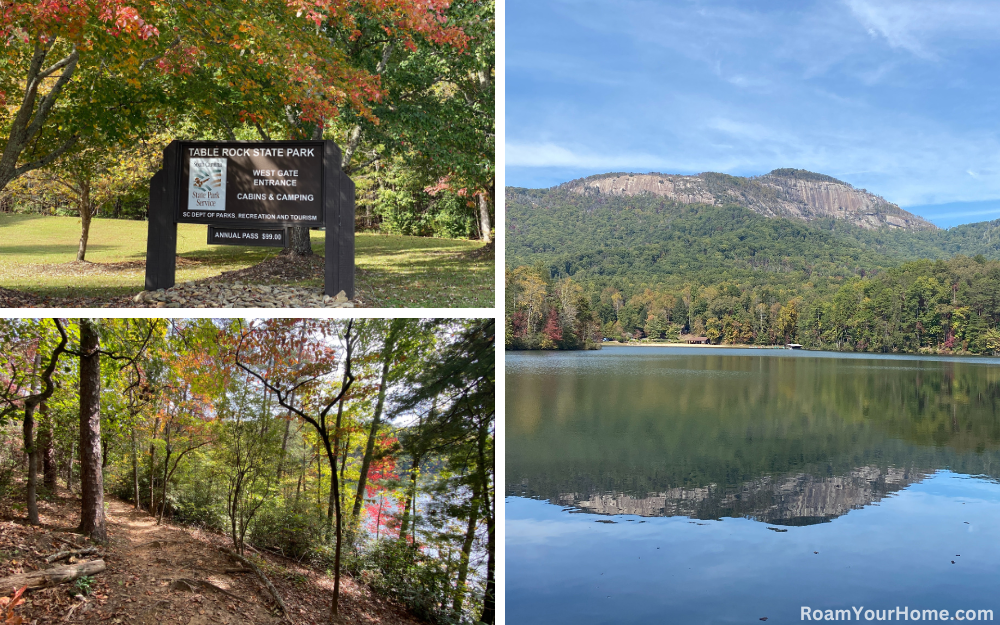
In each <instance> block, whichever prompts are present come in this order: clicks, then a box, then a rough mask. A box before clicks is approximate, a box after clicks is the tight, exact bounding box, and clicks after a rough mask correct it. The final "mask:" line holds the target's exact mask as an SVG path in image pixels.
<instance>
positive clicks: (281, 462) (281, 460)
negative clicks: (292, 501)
mask: <svg viewBox="0 0 1000 625" xmlns="http://www.w3.org/2000/svg"><path fill="white" fill-rule="evenodd" d="M291 427H292V418H291V417H290V416H289V417H288V420H287V421H285V435H284V436H282V437H281V456H279V457H278V485H279V486H280V485H281V478H282V476H283V475H284V473H285V454H286V453H287V450H288V430H290V429H291ZM282 492H284V490H282Z"/></svg>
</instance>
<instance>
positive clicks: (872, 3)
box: [845, 0, 1000, 59]
mask: <svg viewBox="0 0 1000 625" xmlns="http://www.w3.org/2000/svg"><path fill="white" fill-rule="evenodd" d="M845 4H846V5H847V7H848V8H849V9H850V11H851V13H852V14H853V16H854V17H855V18H856V19H857V20H858V21H859V22H860V23H861V25H862V27H864V28H865V30H866V31H867V32H868V33H869V34H870V35H871V36H872V37H874V38H882V39H884V40H885V41H886V43H888V44H889V46H890V47H892V48H900V49H903V50H906V51H908V52H910V53H912V54H914V55H915V56H918V57H921V58H924V59H937V58H938V53H937V52H936V51H935V50H934V47H935V44H936V43H937V42H938V40H939V39H942V38H947V39H948V41H949V43H954V42H956V41H963V40H964V41H969V40H971V39H978V40H982V39H988V40H993V41H995V40H997V39H1000V11H997V7H996V4H995V3H993V2H981V1H975V0H945V1H941V0H845Z"/></svg>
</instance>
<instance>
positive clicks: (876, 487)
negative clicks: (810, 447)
mask: <svg viewBox="0 0 1000 625" xmlns="http://www.w3.org/2000/svg"><path fill="white" fill-rule="evenodd" d="M927 475H928V473H927V472H925V471H920V470H914V469H897V468H894V467H890V468H889V469H887V470H883V469H880V468H878V467H861V468H859V469H856V470H854V471H851V472H850V473H849V474H848V475H844V476H837V477H823V478H818V477H815V476H812V475H809V474H805V473H802V474H798V475H793V476H787V477H783V478H779V479H771V478H769V477H766V478H762V479H759V480H754V481H752V482H748V483H746V484H744V485H743V486H742V487H741V488H740V489H738V490H736V489H727V488H721V487H719V486H716V485H714V484H713V485H710V486H706V487H701V488H672V489H670V490H668V491H665V492H661V493H657V494H651V495H648V496H646V497H637V496H635V495H631V494H628V493H621V492H619V493H603V494H585V493H562V494H560V495H559V496H557V497H555V498H553V499H552V500H551V501H552V503H554V504H557V505H560V506H571V507H574V508H577V509H578V510H580V511H582V512H589V513H593V514H604V515H616V514H628V515H635V516H644V517H653V516H686V517H691V518H695V519H719V518H722V517H745V518H750V519H754V520H757V521H763V522H765V523H769V524H771V525H812V524H814V523H825V522H827V521H830V520H833V519H835V518H837V517H839V516H841V515H844V514H847V513H848V512H850V511H851V510H855V509H858V508H863V507H864V506H867V505H870V504H873V503H877V502H879V501H880V500H882V499H883V498H884V497H887V496H890V495H892V494H893V493H895V492H897V491H900V490H903V489H904V488H906V487H907V486H909V485H910V484H913V483H915V482H919V481H921V480H923V479H924V478H925V477H926V476H927Z"/></svg>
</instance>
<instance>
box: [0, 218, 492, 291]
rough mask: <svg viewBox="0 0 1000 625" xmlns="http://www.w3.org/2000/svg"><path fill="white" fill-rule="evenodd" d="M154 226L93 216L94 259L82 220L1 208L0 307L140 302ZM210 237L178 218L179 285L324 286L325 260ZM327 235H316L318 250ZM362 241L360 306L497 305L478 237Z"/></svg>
mask: <svg viewBox="0 0 1000 625" xmlns="http://www.w3.org/2000/svg"><path fill="white" fill-rule="evenodd" d="M147 229H148V224H147V223H146V222H144V221H129V220H124V219H95V220H94V221H93V223H92V225H91V232H90V239H89V243H88V245H87V260H86V261H84V262H78V261H76V260H75V259H76V250H77V245H78V242H79V238H80V220H79V219H78V218H75V217H48V216H41V215H8V214H0V308H24V307H44V308H79V307H86V308H108V307H111V308H124V307H133V306H135V305H136V304H135V303H134V302H133V300H132V298H133V297H134V296H135V295H136V294H138V293H139V292H141V291H142V290H143V288H144V283H145V275H146V234H147ZM206 237H207V235H206V227H205V226H199V225H195V224H178V226H177V266H176V279H177V284H181V283H184V282H197V283H210V282H220V281H221V282H228V281H235V280H239V279H241V278H252V279H253V280H254V281H255V282H254V283H255V284H266V285H284V286H294V287H304V288H313V289H317V288H318V289H320V290H319V291H317V292H321V290H322V286H323V265H322V261H319V260H318V259H313V261H314V262H308V263H286V262H281V261H283V260H284V259H285V258H287V257H286V256H279V254H280V253H281V251H282V250H280V249H277V248H267V247H245V246H238V245H208V244H207V243H206ZM325 237H326V233H325V232H323V231H312V233H311V234H310V240H311V242H312V246H313V251H314V252H315V253H316V254H318V255H319V256H320V257H322V255H323V254H324V243H325ZM354 243H355V284H356V289H357V297H356V298H355V305H356V306H358V307H362V306H363V307H409V308H416V307H433V308H437V307H440V308H454V307H471V308H479V307H483V308H492V307H493V306H494V302H495V300H496V297H495V291H496V287H495V284H496V277H495V274H494V268H495V262H494V258H493V248H492V247H487V246H484V245H483V244H482V243H481V242H479V241H469V240H463V239H437V238H433V237H414V236H403V235H391V234H379V233H371V232H359V233H357V234H356V235H355V239H354ZM480 250H482V252H481V253H478V254H477V252H479V251H480Z"/></svg>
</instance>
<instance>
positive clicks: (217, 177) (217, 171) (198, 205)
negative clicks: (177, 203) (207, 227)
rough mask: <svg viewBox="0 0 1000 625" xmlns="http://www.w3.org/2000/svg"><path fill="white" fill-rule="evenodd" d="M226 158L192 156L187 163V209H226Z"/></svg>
mask: <svg viewBox="0 0 1000 625" xmlns="http://www.w3.org/2000/svg"><path fill="white" fill-rule="evenodd" d="M227 161H228V159H226V158H192V159H191V160H190V162H189V164H188V204H187V205H188V210H203V211H222V210H226V163H227Z"/></svg>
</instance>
